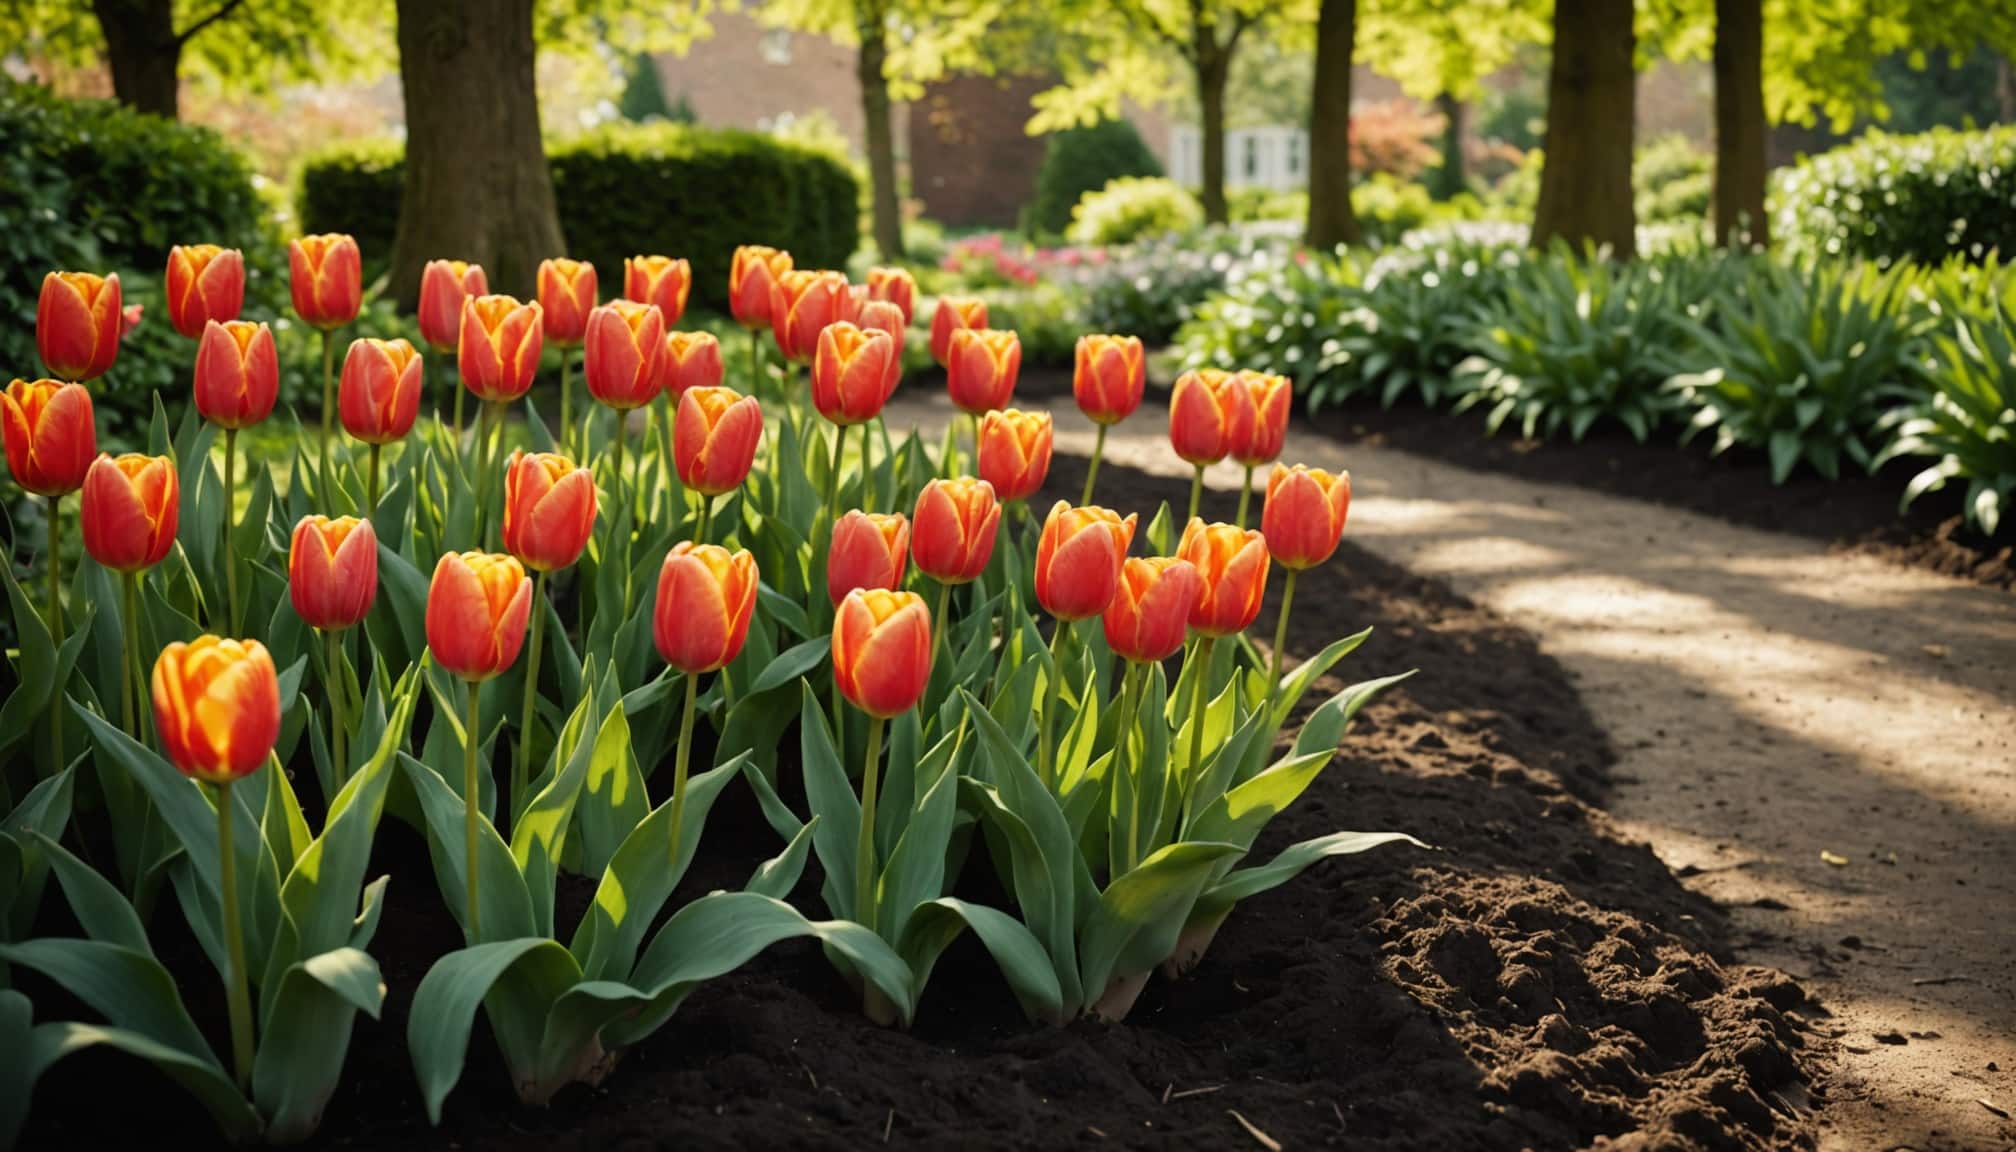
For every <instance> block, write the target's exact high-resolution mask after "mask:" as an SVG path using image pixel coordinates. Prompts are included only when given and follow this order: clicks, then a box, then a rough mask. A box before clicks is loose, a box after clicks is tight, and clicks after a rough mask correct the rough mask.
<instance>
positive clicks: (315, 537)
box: [287, 516, 378, 632]
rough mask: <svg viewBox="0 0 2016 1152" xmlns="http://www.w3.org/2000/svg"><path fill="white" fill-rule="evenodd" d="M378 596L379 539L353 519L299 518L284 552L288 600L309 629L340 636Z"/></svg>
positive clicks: (363, 522)
mask: <svg viewBox="0 0 2016 1152" xmlns="http://www.w3.org/2000/svg"><path fill="white" fill-rule="evenodd" d="M377 595H378V533H377V531H376V530H375V529H373V528H372V527H371V522H370V521H369V520H359V519H358V518H357V517H355V516H339V517H337V518H336V519H334V520H332V519H330V518H329V517H327V516H303V517H302V518H301V522H300V523H299V524H296V525H294V540H293V543H292V545H291V546H290V547H289V548H288V550H287V596H288V598H289V599H291V600H292V601H293V602H294V614H295V615H296V616H299V617H301V621H302V623H304V624H306V625H308V626H309V627H310V628H320V629H321V630H322V631H324V632H336V631H341V630H342V629H344V628H348V627H350V626H351V625H352V624H355V623H357V622H358V621H360V620H362V619H364V616H365V614H366V613H368V612H370V611H371V602H372V600H374V599H376V598H377Z"/></svg>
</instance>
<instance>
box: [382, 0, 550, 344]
mask: <svg viewBox="0 0 2016 1152" xmlns="http://www.w3.org/2000/svg"><path fill="white" fill-rule="evenodd" d="M533 3H534V0H398V13H399V81H400V85H401V88H402V90H403V92H404V95H405V99H406V182H405V185H404V188H403V190H402V192H401V194H400V199H399V233H398V240H397V241H396V242H394V244H393V248H392V273H391V275H392V286H393V291H394V292H395V293H396V295H397V298H398V301H399V307H400V308H401V310H404V311H411V310H412V309H413V307H414V306H415V305H416V304H417V303H418V301H419V296H420V270H421V269H422V268H423V267H425V265H426V263H427V261H429V260H433V259H455V260H473V261H476V262H477V263H480V264H482V265H483V269H484V271H485V272H486V273H488V275H489V280H490V287H491V290H492V291H496V292H508V293H511V294H513V295H516V296H519V297H521V298H526V297H530V296H531V295H532V294H533V290H534V284H533V282H534V278H535V276H536V273H537V270H538V267H539V261H541V260H543V259H545V258H547V257H549V256H559V255H562V254H564V253H565V251H566V243H565V241H564V240H563V239H562V237H561V235H560V215H559V210H558V209H557V207H556V206H555V202H554V198H553V175H552V172H551V171H550V170H549V169H548V168H547V167H546V150H545V147H544V145H543V144H542V143H541V141H540V138H539V93H538V89H537V87H536V82H535V81H534V78H533V75H532V65H533V60H534V58H535V56H536V55H537V47H536V46H535V44H534V43H533V38H532V6H533Z"/></svg>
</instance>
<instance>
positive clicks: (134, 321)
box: [119, 304, 147, 344]
mask: <svg viewBox="0 0 2016 1152" xmlns="http://www.w3.org/2000/svg"><path fill="white" fill-rule="evenodd" d="M146 317H147V306H146V305H145V304H128V305H126V307H124V308H122V309H120V310H119V342H120V343H121V344H124V343H125V342H126V338H127V337H128V336H131V335H133V330H134V329H135V328H138V327H140V321H142V320H144V319H146Z"/></svg>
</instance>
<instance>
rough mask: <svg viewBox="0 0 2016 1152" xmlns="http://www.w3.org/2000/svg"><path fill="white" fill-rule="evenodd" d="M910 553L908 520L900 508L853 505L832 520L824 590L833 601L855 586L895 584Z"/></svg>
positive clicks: (899, 582) (841, 598)
mask: <svg viewBox="0 0 2016 1152" xmlns="http://www.w3.org/2000/svg"><path fill="white" fill-rule="evenodd" d="M909 555H910V521H908V520H906V519H904V518H903V514H902V513H901V512H891V513H881V512H863V511H861V510H860V509H858V508H856V509H854V510H853V511H851V512H849V513H847V514H846V515H845V516H842V517H841V518H840V519H839V520H837V521H835V522H834V524H833V543H832V546H831V547H830V548H829V549H828V550H827V556H826V594H827V596H829V597H831V598H832V600H833V602H834V603H835V604H838V603H839V602H840V601H841V600H843V599H845V598H846V596H847V593H849V592H852V591H853V590H854V589H856V588H899V587H901V586H902V584H903V563H904V561H905V560H906V559H908V558H909Z"/></svg>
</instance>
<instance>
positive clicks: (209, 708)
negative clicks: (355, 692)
mask: <svg viewBox="0 0 2016 1152" xmlns="http://www.w3.org/2000/svg"><path fill="white" fill-rule="evenodd" d="M153 694H154V728H155V730H156V731H158V732H159V733H160V734H161V750H162V751H163V752H165V753H167V754H168V761H169V763H171V764H173V765H175V767H176V768H178V769H180V770H181V772H182V774H183V775H185V776H193V777H195V778H196V779H198V780H201V781H203V782H204V783H206V784H229V783H231V782H232V781H233V780H240V779H243V778H244V777H247V776H250V775H251V774H252V773H254V772H257V771H258V770H259V767H260V766H261V765H263V764H265V763H266V758H267V757H269V756H271V755H272V754H273V744H274V742H275V741H277V740H278V739H279V738H280V677H279V674H278V673H277V672H276V671H275V670H274V667H273V657H272V655H271V654H270V653H268V652H267V651H266V646H265V645H263V644H261V643H259V641H257V640H223V639H219V638H218V637H216V636H198V637H197V638H196V639H195V640H193V641H191V642H189V643H187V644H184V643H183V642H181V641H180V640H177V641H175V642H174V643H172V644H170V645H168V647H166V648H164V649H162V650H161V655H160V657H159V658H158V659H156V660H155V661H154V678H153Z"/></svg>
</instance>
